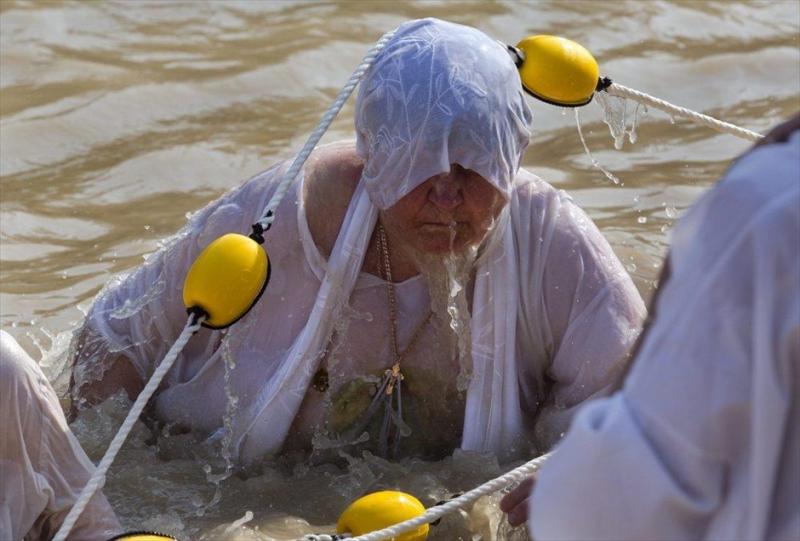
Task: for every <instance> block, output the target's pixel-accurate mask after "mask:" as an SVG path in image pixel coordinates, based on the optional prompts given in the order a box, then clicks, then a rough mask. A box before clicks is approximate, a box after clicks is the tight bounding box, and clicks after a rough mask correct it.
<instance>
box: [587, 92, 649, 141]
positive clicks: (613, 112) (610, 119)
mask: <svg viewBox="0 0 800 541" xmlns="http://www.w3.org/2000/svg"><path fill="white" fill-rule="evenodd" d="M595 99H596V100H597V104H598V105H599V106H600V108H601V109H602V110H603V122H605V123H606V125H607V126H608V130H609V132H610V133H611V137H613V138H614V148H616V149H617V150H621V149H622V147H623V145H624V143H625V138H626V136H627V139H628V141H629V142H630V143H631V144H634V143H636V140H637V135H636V128H637V127H638V125H639V118H640V114H641V115H646V114H647V106H646V105H642V104H641V103H637V104H636V105H635V106H634V109H633V116H632V118H631V120H630V125H628V119H629V116H628V100H627V99H625V98H619V97H617V96H609V95H608V94H606V93H605V92H598V93H596V94H595Z"/></svg>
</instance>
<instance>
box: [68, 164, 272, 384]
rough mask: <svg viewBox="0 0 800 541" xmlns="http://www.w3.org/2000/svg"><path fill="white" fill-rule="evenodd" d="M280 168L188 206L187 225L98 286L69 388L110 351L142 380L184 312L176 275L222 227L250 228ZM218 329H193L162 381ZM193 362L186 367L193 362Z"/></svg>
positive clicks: (86, 378)
mask: <svg viewBox="0 0 800 541" xmlns="http://www.w3.org/2000/svg"><path fill="white" fill-rule="evenodd" d="M281 172H282V168H281V166H280V165H278V166H275V167H272V168H270V169H268V170H267V171H264V172H263V173H260V174H259V175H257V176H256V177H253V178H252V179H250V180H249V181H247V182H246V183H244V184H242V185H241V186H239V187H238V188H236V189H234V190H232V191H230V192H229V193H227V194H226V195H225V196H223V197H221V198H219V199H217V200H215V201H214V202H212V203H210V204H209V205H208V206H206V207H205V208H203V209H202V210H200V211H198V212H197V213H195V214H194V215H193V216H192V217H191V218H190V219H189V222H188V223H187V224H186V226H185V227H184V228H183V229H182V230H181V231H179V232H178V233H177V234H176V235H175V236H173V237H172V238H170V239H168V240H167V241H165V243H164V246H163V247H162V248H161V249H160V250H159V251H158V252H156V253H154V254H152V255H150V256H148V258H147V260H146V261H145V263H144V264H142V265H141V266H139V267H138V268H137V269H136V270H135V271H133V273H132V274H130V275H128V276H125V277H122V278H115V279H114V280H112V281H111V282H110V283H109V284H107V285H106V287H105V288H104V289H103V291H101V292H100V293H99V294H98V296H97V297H96V299H95V302H94V304H93V305H92V308H91V311H90V312H89V314H88V315H87V317H86V323H85V327H84V330H83V332H82V334H81V340H82V343H81V344H80V347H81V352H80V354H79V361H78V363H77V365H76V366H75V368H74V370H73V378H74V386H73V387H74V388H80V386H81V385H83V384H84V383H86V382H90V381H93V380H97V379H101V378H102V374H103V372H104V371H105V370H106V369H107V365H108V362H110V360H111V359H113V358H118V357H120V356H124V358H125V359H127V360H128V361H129V362H130V363H131V364H132V365H133V366H134V367H135V368H136V371H137V372H138V374H139V375H140V377H141V378H142V380H143V381H144V382H146V381H147V379H148V378H149V376H150V374H151V373H152V372H153V370H154V369H155V363H158V362H160V361H161V359H162V358H163V357H164V355H165V354H166V353H167V351H168V349H169V348H170V347H171V346H172V344H173V343H174V341H175V339H176V338H177V337H178V335H179V334H180V333H181V330H182V329H183V327H184V325H185V323H186V319H187V313H186V308H185V307H184V305H183V298H182V292H183V282H184V280H185V278H186V272H187V271H188V270H189V267H190V266H191V265H192V263H193V262H194V260H195V258H196V257H197V255H198V254H199V253H200V252H201V251H202V250H203V249H204V248H205V247H206V246H208V244H210V243H211V242H213V241H214V240H215V239H217V238H218V237H220V236H222V235H224V234H226V233H241V234H244V235H247V234H249V233H250V226H251V224H252V223H254V222H255V221H256V220H257V219H258V218H260V212H261V211H262V209H263V207H264V205H265V204H266V202H267V201H268V199H269V197H271V195H272V193H273V192H274V189H275V186H276V185H277V182H278V181H279V179H280V178H279V177H280V173H281ZM219 339H220V333H219V331H213V330H210V329H205V328H204V329H201V330H200V331H199V332H198V333H197V334H195V335H194V336H193V337H192V339H191V340H190V341H189V343H188V344H187V346H186V348H185V349H184V350H183V352H182V353H181V355H180V356H179V358H178V361H176V366H175V367H174V368H173V369H172V370H171V371H170V373H169V374H168V375H167V378H166V382H167V385H169V383H170V382H171V381H172V379H173V377H175V376H180V377H181V378H183V379H186V378H187V376H188V375H187V374H178V373H177V372H179V371H180V370H181V369H182V367H188V365H191V363H187V362H183V361H186V360H189V359H207V358H209V357H210V356H211V353H212V352H213V350H214V349H215V348H216V347H217V345H218V343H219ZM198 368H199V367H197V366H193V367H191V368H186V369H190V370H196V369H198Z"/></svg>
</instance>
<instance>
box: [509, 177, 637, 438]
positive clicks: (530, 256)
mask: <svg viewBox="0 0 800 541" xmlns="http://www.w3.org/2000/svg"><path fill="white" fill-rule="evenodd" d="M542 184H544V183H543V182H542V181H540V180H538V179H537V182H536V183H533V184H530V185H529V187H528V188H527V189H526V190H522V191H521V193H520V195H519V196H518V200H517V202H516V203H517V204H516V206H515V211H516V212H514V215H515V230H516V232H517V240H518V243H519V248H518V250H519V256H518V257H519V277H520V281H521V286H520V288H521V291H520V308H519V323H518V329H519V331H518V332H519V335H520V336H519V343H520V344H521V346H520V351H519V352H518V356H519V360H518V363H519V366H520V368H519V370H520V373H521V380H522V382H523V384H522V385H521V390H522V400H523V404H524V405H526V406H527V407H526V408H525V409H526V410H527V411H529V412H530V411H532V410H533V409H534V408H535V407H536V405H538V412H536V417H535V425H534V431H535V436H536V443H537V446H538V448H539V449H538V450H539V451H540V452H544V451H546V450H548V449H549V448H550V447H551V446H552V445H553V444H554V443H555V442H557V441H558V440H559V439H560V438H561V437H562V436H563V434H564V432H565V431H566V430H567V428H568V426H569V422H570V420H571V419H572V416H573V415H574V413H575V409H576V407H577V406H578V405H579V404H581V403H582V402H583V401H584V400H587V399H588V398H590V397H591V396H593V395H599V394H602V393H604V392H606V391H607V389H608V387H609V386H610V385H611V384H612V383H613V382H615V381H616V380H617V377H618V375H619V374H620V373H621V371H622V370H623V369H624V367H625V366H626V365H627V364H626V363H627V360H628V352H629V350H630V348H631V347H632V345H633V343H634V342H635V340H636V337H637V336H638V332H639V330H640V328H641V324H642V320H643V318H644V315H645V312H646V310H645V307H644V303H643V302H642V300H641V297H640V295H639V293H638V291H637V290H636V287H635V286H634V285H633V281H632V280H631V278H630V276H629V275H628V273H627V272H626V271H625V269H624V268H623V266H622V264H621V263H620V261H619V259H617V257H616V255H615V254H614V252H613V251H612V249H611V246H610V245H609V244H608V241H607V240H606V239H605V237H603V235H602V234H601V233H600V231H599V230H598V229H597V227H596V226H595V225H594V223H593V222H592V221H591V219H590V218H589V217H588V216H587V215H586V213H585V212H583V210H581V209H580V208H579V207H578V206H577V205H576V204H575V203H574V202H573V201H572V199H571V198H570V197H569V196H568V195H567V194H566V193H565V192H563V191H561V190H558V191H556V190H552V189H547V190H545V189H542V187H541V185H542ZM526 191H528V192H529V193H527V194H526V193H525V192H526ZM539 359H545V361H544V366H540V363H539V362H538V360H539Z"/></svg>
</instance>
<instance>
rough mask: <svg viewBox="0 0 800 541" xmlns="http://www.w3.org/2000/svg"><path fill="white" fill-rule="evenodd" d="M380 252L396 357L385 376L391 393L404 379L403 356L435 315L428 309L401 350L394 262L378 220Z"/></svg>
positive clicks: (387, 388) (390, 328) (386, 391)
mask: <svg viewBox="0 0 800 541" xmlns="http://www.w3.org/2000/svg"><path fill="white" fill-rule="evenodd" d="M378 252H379V257H380V259H381V260H382V262H383V275H384V276H383V278H384V280H386V296H387V298H388V300H389V336H390V337H391V345H392V356H393V359H394V362H393V363H392V367H391V368H388V369H387V370H386V372H384V374H385V376H386V377H388V378H389V380H388V383H387V385H386V389H385V391H384V392H385V393H386V394H387V395H391V394H392V392H394V389H395V387H396V386H397V385H399V384H400V382H402V381H403V379H404V376H403V373H402V372H401V371H400V361H402V360H403V357H404V356H405V355H406V354H407V353H408V352H409V350H410V349H411V348H412V347H414V345H415V344H416V343H417V340H419V337H420V334H421V333H422V329H424V328H425V326H426V325H427V323H428V321H430V319H431V317H432V316H433V311H431V310H428V315H427V316H425V319H423V320H422V321H420V322H419V324H418V325H417V328H416V329H415V330H414V334H412V335H411V340H409V341H408V345H407V346H406V347H405V349H404V350H403V351H400V348H399V346H398V345H397V297H396V294H395V287H394V282H393V281H392V264H391V262H390V259H389V243H388V242H387V240H386V230H385V229H384V228H383V225H382V224H381V223H380V222H378Z"/></svg>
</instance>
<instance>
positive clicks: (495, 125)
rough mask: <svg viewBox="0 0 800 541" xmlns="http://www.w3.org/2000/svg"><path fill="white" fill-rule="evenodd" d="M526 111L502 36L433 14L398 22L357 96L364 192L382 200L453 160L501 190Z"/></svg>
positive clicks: (383, 205) (382, 204) (514, 162)
mask: <svg viewBox="0 0 800 541" xmlns="http://www.w3.org/2000/svg"><path fill="white" fill-rule="evenodd" d="M531 119H532V115H531V111H530V109H529V108H528V105H527V104H526V102H525V94H524V93H523V91H522V83H521V82H520V78H519V73H518V71H517V68H516V66H515V65H514V63H513V62H512V61H511V58H510V56H509V53H508V51H507V50H506V48H505V47H503V45H501V44H500V43H498V42H497V41H495V40H493V39H491V38H489V37H488V36H487V35H486V34H484V33H483V32H481V31H479V30H476V29H474V28H470V27H468V26H462V25H459V24H453V23H448V22H445V21H439V20H436V19H423V20H419V21H411V22H409V23H406V24H404V25H402V26H400V27H399V28H398V29H397V32H396V33H395V35H394V37H393V38H392V40H391V41H390V42H389V43H388V44H387V46H386V48H385V49H384V50H383V51H381V53H380V54H379V55H378V57H377V58H376V59H375V62H374V63H373V64H372V66H371V67H370V69H369V70H368V71H367V73H366V74H365V75H364V79H363V80H362V81H361V85H360V87H359V93H358V99H357V101H356V115H355V123H356V135H357V145H358V146H357V148H358V153H359V155H360V156H361V158H363V159H364V162H365V167H364V172H363V175H362V176H363V180H364V184H365V187H366V190H367V192H368V193H369V196H370V200H371V201H372V202H373V203H374V204H375V205H376V206H377V207H378V208H380V209H387V208H389V207H391V206H392V205H394V204H395V203H396V202H397V201H399V200H400V199H401V198H402V197H403V196H404V195H406V194H408V193H409V192H411V190H413V189H414V188H416V187H417V186H419V185H420V184H422V183H423V182H424V181H425V180H426V179H428V178H430V177H433V176H435V175H438V174H440V173H446V172H448V171H450V165H451V164H453V163H458V164H460V165H461V166H463V167H465V168H467V169H472V170H473V171H476V172H478V173H479V174H480V175H481V176H482V177H483V178H485V179H487V180H488V181H489V182H490V183H492V185H494V186H495V187H496V188H497V189H498V190H499V191H500V192H501V193H502V194H503V195H504V196H505V198H506V200H508V199H509V198H510V195H511V185H512V183H513V181H514V175H515V174H516V172H517V169H518V168H519V166H520V163H521V160H522V153H523V152H524V150H525V147H527V146H528V139H529V137H530V131H529V126H530V123H531Z"/></svg>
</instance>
